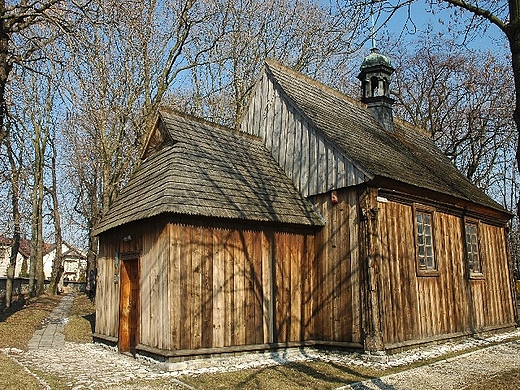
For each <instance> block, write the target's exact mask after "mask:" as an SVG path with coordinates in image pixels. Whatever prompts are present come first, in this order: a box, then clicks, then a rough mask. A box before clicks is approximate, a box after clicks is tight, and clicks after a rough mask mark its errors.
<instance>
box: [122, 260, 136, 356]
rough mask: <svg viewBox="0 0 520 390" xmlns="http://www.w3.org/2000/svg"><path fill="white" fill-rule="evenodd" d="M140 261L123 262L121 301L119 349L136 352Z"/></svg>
mask: <svg viewBox="0 0 520 390" xmlns="http://www.w3.org/2000/svg"><path fill="white" fill-rule="evenodd" d="M138 265H139V262H138V260H137V259H130V260H123V262H122V264H121V274H120V283H121V301H120V307H119V313H120V315H119V350H120V351H121V352H130V353H132V354H135V347H136V345H137V325H138V309H139V307H138V302H139V267H138Z"/></svg>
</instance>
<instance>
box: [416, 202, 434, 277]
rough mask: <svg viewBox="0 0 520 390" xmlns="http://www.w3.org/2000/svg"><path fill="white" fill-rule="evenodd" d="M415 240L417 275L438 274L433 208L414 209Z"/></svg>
mask: <svg viewBox="0 0 520 390" xmlns="http://www.w3.org/2000/svg"><path fill="white" fill-rule="evenodd" d="M415 240H416V242H415V249H416V258H417V273H418V275H426V276H429V275H438V269H437V260H436V258H435V240H434V212H433V210H430V209H415Z"/></svg>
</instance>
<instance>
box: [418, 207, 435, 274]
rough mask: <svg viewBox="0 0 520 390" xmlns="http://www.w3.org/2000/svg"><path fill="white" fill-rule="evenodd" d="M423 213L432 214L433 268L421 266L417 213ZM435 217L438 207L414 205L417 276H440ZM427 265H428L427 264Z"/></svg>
mask: <svg viewBox="0 0 520 390" xmlns="http://www.w3.org/2000/svg"><path fill="white" fill-rule="evenodd" d="M419 213H421V214H429V215H430V216H431V223H430V229H431V241H432V242H431V247H432V256H433V268H423V267H421V260H420V255H419V245H420V244H419V229H418V224H417V215H418V214H419ZM435 218H436V209H435V208H434V207H431V206H425V205H420V204H415V203H414V205H413V232H414V249H415V268H416V273H417V276H439V275H440V272H439V258H438V256H437V251H436V244H435V241H436V240H435V233H436V232H435ZM426 267H427V266H426Z"/></svg>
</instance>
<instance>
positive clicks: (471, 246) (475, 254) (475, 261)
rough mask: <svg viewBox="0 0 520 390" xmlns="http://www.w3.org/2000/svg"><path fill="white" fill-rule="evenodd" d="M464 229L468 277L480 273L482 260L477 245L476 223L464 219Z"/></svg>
mask: <svg viewBox="0 0 520 390" xmlns="http://www.w3.org/2000/svg"><path fill="white" fill-rule="evenodd" d="M464 230H465V232H466V258H467V259H468V269H469V274H470V277H471V276H477V275H482V274H483V272H482V261H481V259H480V252H479V245H478V223H477V222H474V221H465V223H464Z"/></svg>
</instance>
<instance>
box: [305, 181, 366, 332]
mask: <svg viewBox="0 0 520 390" xmlns="http://www.w3.org/2000/svg"><path fill="white" fill-rule="evenodd" d="M337 197H338V203H337V204H332V202H331V195H330V193H327V194H323V195H319V196H316V197H313V203H314V204H315V206H316V208H317V209H318V210H319V211H320V213H321V214H322V215H323V217H324V218H325V219H326V220H327V224H326V225H325V226H324V227H323V229H322V230H321V231H320V232H318V233H317V234H316V236H315V238H314V239H313V241H314V244H313V250H312V252H310V254H311V255H312V257H311V259H312V258H313V259H314V260H311V265H310V266H311V267H312V272H313V279H314V282H313V283H314V284H313V289H312V292H311V296H312V299H313V309H312V324H313V325H312V326H313V332H314V334H315V337H316V338H317V339H320V340H331V341H346V342H350V341H353V340H354V337H356V338H357V341H361V337H362V335H361V329H360V327H361V318H360V315H361V302H360V299H361V295H360V285H359V283H360V275H359V247H358V245H359V244H358V235H359V231H358V223H359V220H358V215H357V210H358V202H357V192H356V190H355V189H342V190H338V191H337Z"/></svg>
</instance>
